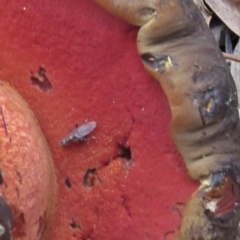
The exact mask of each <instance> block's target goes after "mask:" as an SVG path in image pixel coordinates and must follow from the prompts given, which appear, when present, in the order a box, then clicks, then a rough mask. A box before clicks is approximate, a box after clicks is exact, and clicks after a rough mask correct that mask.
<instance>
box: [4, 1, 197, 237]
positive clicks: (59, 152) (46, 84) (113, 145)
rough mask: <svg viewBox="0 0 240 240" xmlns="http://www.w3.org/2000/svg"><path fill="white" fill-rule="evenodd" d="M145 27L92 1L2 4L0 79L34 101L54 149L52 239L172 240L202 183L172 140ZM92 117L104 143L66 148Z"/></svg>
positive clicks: (169, 116)
mask: <svg viewBox="0 0 240 240" xmlns="http://www.w3.org/2000/svg"><path fill="white" fill-rule="evenodd" d="M137 31H138V29H137V28H135V27H132V26H129V25H127V24H126V23H124V22H122V21H120V20H118V19H116V18H114V17H113V16H111V15H109V14H108V13H106V12H105V11H104V10H103V9H101V8H100V7H99V6H97V5H96V4H95V3H94V2H93V1H90V0H68V1H61V0H60V1H50V0H38V1H37V0H33V1H26V0H18V1H14V0H3V1H2V3H1V5H0V36H1V37H0V49H1V52H0V79H4V80H6V81H8V82H9V83H10V84H11V85H13V86H14V87H15V88H16V89H17V90H18V91H19V93H20V94H21V95H22V96H23V97H24V99H25V100H26V101H27V102H28V104H29V105H30V107H31V109H32V110H33V112H34V113H35V115H36V117H37V119H38V121H39V123H40V126H41V128H42V130H43V133H44V135H45V137H46V139H47V141H48V143H49V147H50V149H51V152H52V157H53V160H54V163H55V166H56V172H57V177H58V186H59V191H58V196H57V197H58V205H57V208H56V212H55V218H54V220H53V222H52V223H51V224H52V228H51V230H50V232H49V235H48V237H47V238H46V240H47V239H51V240H66V239H68V240H75V239H76V240H78V239H82V240H87V239H91V240H122V239H126V240H136V239H168V240H169V239H172V238H173V235H174V234H175V232H176V231H177V229H178V227H179V224H180V217H181V212H182V209H183V206H184V203H185V202H186V201H187V199H188V198H189V196H190V195H191V193H192V192H193V190H194V189H195V188H196V183H195V182H193V181H191V180H189V179H188V177H187V175H186V170H185V167H184V163H183V160H182V158H181V156H180V155H179V153H178V152H177V150H176V148H175V146H174V144H173V142H172V140H171V138H170V135H169V123H170V119H171V114H170V108H169V105H168V101H167V99H166V96H165V94H164V92H163V90H162V89H161V86H160V85H159V83H158V82H157V81H156V80H154V79H153V78H151V77H150V76H149V75H148V74H147V72H146V71H145V69H144V67H143V65H142V63H141V61H140V59H139V57H138V54H137V50H136V35H137ZM85 119H88V120H89V121H90V120H94V121H96V123H97V128H96V129H95V130H94V131H93V132H92V133H91V135H92V136H94V137H96V139H92V140H90V141H88V142H87V141H86V142H79V143H78V144H73V145H69V146H66V147H62V146H60V144H59V142H60V140H61V139H62V138H63V137H65V136H66V135H67V134H68V133H69V132H70V131H71V130H72V129H74V127H75V124H81V123H82V121H84V120H85Z"/></svg>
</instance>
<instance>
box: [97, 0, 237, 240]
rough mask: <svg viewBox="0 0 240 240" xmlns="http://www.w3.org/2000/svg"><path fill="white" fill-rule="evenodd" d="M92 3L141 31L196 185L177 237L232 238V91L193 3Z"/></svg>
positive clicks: (141, 47) (145, 55)
mask: <svg viewBox="0 0 240 240" xmlns="http://www.w3.org/2000/svg"><path fill="white" fill-rule="evenodd" d="M95 1H96V2H97V3H98V4H99V5H101V6H102V7H104V8H105V9H106V10H107V11H109V12H110V13H112V14H114V15H116V16H117V17H119V18H121V19H123V20H125V21H126V22H128V23H130V24H133V25H136V26H139V27H140V30H139V33H138V37H137V47H138V52H139V55H140V57H141V59H142V61H143V64H144V66H145V68H146V69H147V71H148V72H149V73H150V74H151V75H152V76H153V77H154V78H155V79H156V80H158V81H159V83H160V84H161V87H162V88H163V90H164V92H165V94H166V96H167V98H168V101H169V105H170V108H171V113H172V121H171V135H172V139H173V140H174V142H175V144H176V146H177V148H178V150H179V152H180V153H181V155H182V156H183V158H184V161H185V164H186V168H187V171H188V174H189V176H190V177H191V178H194V179H198V180H200V183H201V185H200V187H199V189H198V190H197V191H196V192H195V193H194V194H193V195H192V197H191V199H190V201H189V202H188V204H187V205H186V207H185V211H184V214H183V218H182V225H181V228H180V231H179V234H178V235H177V237H176V239H177V240H193V239H201V240H205V239H206V240H207V239H211V240H215V239H216V240H236V238H237V236H240V233H239V230H238V226H239V220H240V210H239V204H240V194H239V191H240V186H239V185H240V162H239V161H240V124H239V116H238V111H237V108H238V100H237V91H236V87H235V84H234V81H233V79H232V76H231V74H230V73H229V70H228V68H227V65H226V62H225V59H224V57H223V55H222V53H221V51H220V50H219V49H218V46H217V44H216V42H215V40H214V38H213V36H212V35H211V33H210V30H209V28H208V26H207V25H206V23H205V21H204V19H203V17H202V15H201V13H200V12H199V10H198V9H197V7H196V6H195V5H194V3H193V1H192V0H172V1H169V0H143V1H138V0H132V1H119V0H95ZM220 176H221V177H220ZM226 219H227V222H228V224H225V221H226Z"/></svg>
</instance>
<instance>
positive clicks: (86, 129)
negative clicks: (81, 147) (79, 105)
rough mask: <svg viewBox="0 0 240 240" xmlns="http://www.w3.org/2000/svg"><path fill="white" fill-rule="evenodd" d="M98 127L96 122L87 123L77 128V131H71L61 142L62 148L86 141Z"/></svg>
mask: <svg viewBox="0 0 240 240" xmlns="http://www.w3.org/2000/svg"><path fill="white" fill-rule="evenodd" d="M96 126H97V123H96V122H95V121H91V122H86V123H84V124H82V125H81V126H77V127H76V129H74V130H73V131H71V132H70V133H69V134H68V135H67V136H66V137H65V138H63V139H62V140H61V142H60V144H61V145H62V146H66V145H68V144H70V143H75V142H79V141H86V140H89V138H86V136H87V135H89V134H90V133H91V132H92V131H93V130H94V129H95V128H96Z"/></svg>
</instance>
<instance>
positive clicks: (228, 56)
mask: <svg viewBox="0 0 240 240" xmlns="http://www.w3.org/2000/svg"><path fill="white" fill-rule="evenodd" d="M223 56H224V57H225V58H226V59H229V60H232V61H235V62H240V57H238V56H236V55H233V54H229V53H225V52H223Z"/></svg>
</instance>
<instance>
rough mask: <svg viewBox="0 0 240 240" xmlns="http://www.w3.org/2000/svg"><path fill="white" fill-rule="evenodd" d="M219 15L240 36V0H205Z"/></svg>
mask: <svg viewBox="0 0 240 240" xmlns="http://www.w3.org/2000/svg"><path fill="white" fill-rule="evenodd" d="M205 2H206V3H207V4H208V5H209V7H210V8H211V9H212V10H213V11H214V12H215V13H216V14H217V15H218V17H219V18H220V19H221V20H222V21H223V22H224V23H225V24H226V25H227V26H228V27H229V28H230V29H231V30H232V31H233V32H235V33H236V34H237V35H238V36H240V1H238V0H205Z"/></svg>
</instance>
